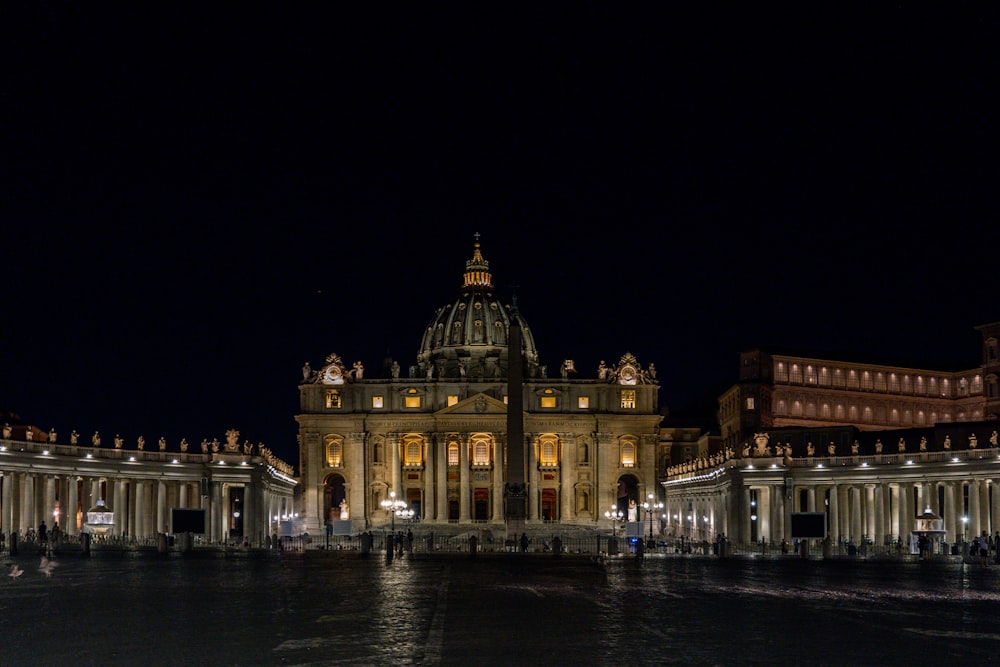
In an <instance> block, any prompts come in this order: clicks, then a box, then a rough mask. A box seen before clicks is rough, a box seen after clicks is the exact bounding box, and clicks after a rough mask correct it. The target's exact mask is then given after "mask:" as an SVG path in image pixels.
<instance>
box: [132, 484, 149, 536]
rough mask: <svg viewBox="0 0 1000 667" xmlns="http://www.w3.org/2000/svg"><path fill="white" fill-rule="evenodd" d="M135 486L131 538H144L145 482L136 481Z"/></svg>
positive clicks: (145, 533)
mask: <svg viewBox="0 0 1000 667" xmlns="http://www.w3.org/2000/svg"><path fill="white" fill-rule="evenodd" d="M133 485H134V486H135V519H134V520H133V521H132V531H131V532H132V535H131V536H132V537H136V538H141V537H146V535H147V534H148V533H147V532H146V521H145V518H146V482H144V481H142V480H141V479H137V480H135V481H134V482H133Z"/></svg>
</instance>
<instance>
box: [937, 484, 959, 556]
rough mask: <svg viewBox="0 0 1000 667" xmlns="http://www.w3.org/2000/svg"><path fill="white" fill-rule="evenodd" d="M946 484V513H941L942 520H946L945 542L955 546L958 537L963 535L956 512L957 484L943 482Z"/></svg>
mask: <svg viewBox="0 0 1000 667" xmlns="http://www.w3.org/2000/svg"><path fill="white" fill-rule="evenodd" d="M943 484H944V511H942V512H941V518H943V519H944V529H945V537H944V540H945V542H948V543H950V544H954V543H955V542H957V541H958V536H959V535H960V534H961V527H960V525H959V524H960V522H961V519H960V518H959V517H958V513H957V512H956V511H955V483H954V482H943Z"/></svg>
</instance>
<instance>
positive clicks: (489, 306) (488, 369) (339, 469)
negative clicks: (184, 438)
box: [296, 243, 670, 533]
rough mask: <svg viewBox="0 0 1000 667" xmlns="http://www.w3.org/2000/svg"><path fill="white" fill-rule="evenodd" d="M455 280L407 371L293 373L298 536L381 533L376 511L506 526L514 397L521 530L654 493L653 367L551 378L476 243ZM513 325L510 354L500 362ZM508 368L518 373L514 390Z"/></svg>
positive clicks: (383, 517) (590, 515) (327, 364)
mask: <svg viewBox="0 0 1000 667" xmlns="http://www.w3.org/2000/svg"><path fill="white" fill-rule="evenodd" d="M456 265H457V267H456V268H459V267H460V266H461V265H460V264H459V263H458V262H456ZM456 273H459V272H458V271H456ZM461 276H462V282H461V287H460V288H459V290H458V294H457V295H455V296H453V297H452V298H451V299H450V301H448V302H447V304H446V305H444V306H442V307H440V308H438V309H437V310H436V311H435V312H434V313H433V315H432V316H431V317H430V320H429V323H428V324H427V325H426V326H425V328H424V329H423V331H422V332H421V331H419V330H416V329H415V331H414V341H415V342H416V341H417V340H419V341H420V345H419V348H418V350H419V351H418V353H417V356H416V359H414V360H413V363H412V364H410V365H408V366H406V367H402V366H400V365H399V364H398V363H396V362H393V363H392V365H391V367H390V369H389V370H388V371H387V372H386V373H384V374H385V375H387V377H381V378H370V377H367V376H366V375H365V371H364V364H363V363H362V362H361V361H354V362H353V363H351V364H350V365H348V364H347V363H345V362H344V361H343V360H342V359H341V357H340V356H339V355H338V354H330V355H329V356H327V358H326V359H325V361H324V363H323V364H321V365H320V366H319V368H318V369H316V370H314V369H312V368H311V367H310V365H309V364H307V365H306V367H305V368H303V377H302V382H301V384H300V385H299V393H300V413H299V415H297V417H296V420H297V421H298V424H299V451H300V470H299V472H300V480H301V485H302V487H301V493H302V515H303V516H302V517H300V518H301V520H302V522H303V527H304V530H306V531H307V532H310V533H318V532H320V531H322V530H324V529H326V528H327V527H329V526H331V525H337V526H338V527H339V528H340V529H342V530H344V531H345V532H346V530H350V531H351V532H356V531H360V530H366V529H369V528H372V527H381V526H385V525H388V524H389V523H390V522H391V521H392V520H393V515H392V514H390V513H391V512H392V511H393V510H392V509H390V507H389V505H388V503H387V501H395V502H396V503H397V505H399V506H405V507H406V508H407V509H408V510H409V511H412V513H413V515H414V517H415V519H416V520H419V521H420V522H421V523H422V524H430V525H449V524H457V525H460V526H473V525H476V524H484V525H487V526H488V525H491V524H494V525H502V524H504V507H503V502H504V498H503V494H504V486H505V482H506V481H507V479H508V461H507V449H508V445H509V444H510V443H509V441H508V414H507V412H508V410H507V406H508V398H509V392H510V391H520V392H521V396H522V405H523V433H524V452H525V455H524V459H525V461H524V463H525V470H524V475H523V479H524V480H525V482H526V490H527V503H526V521H527V523H528V524H529V525H530V524H532V523H534V524H542V523H545V522H550V523H559V524H563V525H567V526H570V525H576V526H587V527H596V526H597V525H598V524H601V526H602V527H603V526H604V524H607V523H608V521H607V519H606V517H605V512H606V511H607V510H608V508H609V507H611V506H612V505H616V506H620V507H623V508H624V507H627V505H628V503H629V502H630V501H632V502H638V503H639V504H641V502H642V501H643V500H644V499H646V498H647V497H648V495H649V494H655V493H657V492H658V491H659V488H660V487H659V482H660V481H662V474H663V472H665V470H666V465H667V463H668V460H669V459H668V457H669V447H670V443H669V442H664V441H661V435H660V427H659V426H660V421H661V419H662V417H661V415H660V411H659V405H658V391H659V384H658V381H657V379H656V372H655V368H654V367H653V365H652V364H650V365H649V366H648V367H644V366H643V365H642V364H641V363H640V362H639V360H638V359H636V358H635V357H634V356H633V355H631V354H629V353H624V354H622V356H621V357H620V358H619V359H618V360H617V361H616V362H612V363H609V364H605V363H604V362H601V364H600V366H599V367H598V368H597V369H594V371H592V373H586V372H584V371H581V372H580V373H578V372H577V369H576V368H575V364H574V362H573V361H572V360H570V359H566V360H562V361H561V363H560V364H559V369H560V370H559V376H558V377H552V378H550V377H548V372H547V369H546V366H545V365H542V364H541V363H540V361H541V357H540V355H539V351H538V350H537V349H536V347H535V342H534V337H533V335H532V332H531V328H530V327H529V326H528V323H527V322H526V321H525V318H524V317H523V316H522V315H521V313H520V312H519V311H518V310H517V308H516V304H514V305H511V304H507V303H504V302H503V301H502V300H501V299H500V298H499V297H498V296H497V294H496V291H495V289H494V286H493V278H492V274H491V272H490V268H489V262H488V261H487V260H486V259H484V257H483V254H482V250H481V248H480V244H479V243H475V244H474V246H473V252H472V258H471V259H468V260H467V261H466V262H465V271H464V273H462V274H461ZM515 319H516V322H517V324H518V325H519V327H520V329H521V332H522V334H521V346H520V348H521V349H520V350H517V351H514V353H513V354H511V350H509V348H508V335H509V328H510V326H511V322H512V321H515ZM512 359H513V360H514V363H516V362H517V360H521V362H522V364H523V366H522V375H523V382H522V383H520V387H514V388H513V389H512V388H511V386H510V384H509V383H508V375H509V370H510V367H511V363H512V361H511V360H512ZM584 375H589V377H581V376H584ZM515 403H516V401H515ZM658 471H660V474H658ZM516 477H520V476H515V478H516Z"/></svg>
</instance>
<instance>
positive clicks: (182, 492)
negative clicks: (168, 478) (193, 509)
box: [177, 482, 191, 508]
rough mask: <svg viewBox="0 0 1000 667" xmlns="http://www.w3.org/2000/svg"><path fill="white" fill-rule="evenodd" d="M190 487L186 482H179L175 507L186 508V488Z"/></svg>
mask: <svg viewBox="0 0 1000 667" xmlns="http://www.w3.org/2000/svg"><path fill="white" fill-rule="evenodd" d="M189 486H191V485H190V484H189V483H188V482H181V483H180V485H179V486H178V487H177V506H178V507H181V508H186V507H187V506H188V487H189Z"/></svg>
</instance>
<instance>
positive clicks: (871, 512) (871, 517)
mask: <svg viewBox="0 0 1000 667" xmlns="http://www.w3.org/2000/svg"><path fill="white" fill-rule="evenodd" d="M864 510H865V526H864V534H865V535H867V536H868V539H870V540H872V541H874V540H875V485H874V484H865V503H864Z"/></svg>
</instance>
